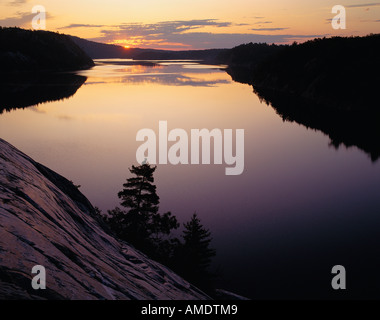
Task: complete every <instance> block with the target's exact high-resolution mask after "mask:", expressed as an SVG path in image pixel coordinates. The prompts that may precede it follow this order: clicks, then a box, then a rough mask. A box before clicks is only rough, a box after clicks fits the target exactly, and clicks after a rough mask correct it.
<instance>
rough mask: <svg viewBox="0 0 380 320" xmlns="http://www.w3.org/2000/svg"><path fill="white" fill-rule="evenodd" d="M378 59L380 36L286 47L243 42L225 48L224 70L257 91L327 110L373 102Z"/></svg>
mask: <svg viewBox="0 0 380 320" xmlns="http://www.w3.org/2000/svg"><path fill="white" fill-rule="evenodd" d="M379 57H380V34H376V35H369V36H366V37H332V38H323V39H314V40H311V41H307V42H305V43H302V44H296V43H294V44H293V45H289V46H275V45H272V46H268V45H265V44H261V45H260V44H246V45H241V46H238V47H235V48H233V49H232V50H231V53H230V61H229V65H230V69H229V73H230V74H231V76H232V77H233V78H234V79H236V80H238V81H241V82H246V83H250V84H252V85H253V87H254V88H255V90H257V91H258V93H260V92H263V93H264V94H265V92H268V90H270V91H271V92H272V93H274V92H276V93H277V94H282V95H286V96H289V97H290V96H292V97H298V98H303V99H306V100H308V101H312V102H313V104H314V105H319V106H323V107H327V108H331V109H336V110H355V109H357V110H366V109H373V108H377V107H378V106H379V104H378V103H377V99H378V98H377V90H378V87H379V83H380V59H379ZM264 91H265V92H264Z"/></svg>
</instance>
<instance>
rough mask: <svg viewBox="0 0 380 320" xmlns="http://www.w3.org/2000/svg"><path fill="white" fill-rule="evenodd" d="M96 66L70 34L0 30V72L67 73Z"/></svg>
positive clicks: (18, 29)
mask: <svg viewBox="0 0 380 320" xmlns="http://www.w3.org/2000/svg"><path fill="white" fill-rule="evenodd" d="M93 65H94V62H93V61H92V59H91V58H90V57H89V56H88V55H87V54H86V53H85V52H84V51H83V50H82V49H81V48H80V47H79V46H78V45H76V44H75V43H74V41H72V39H71V38H70V37H69V36H67V35H63V34H59V33H54V32H49V31H42V30H39V31H31V30H24V29H20V28H2V27H0V72H13V71H21V72H23V71H66V70H77V69H86V68H89V67H91V66H93Z"/></svg>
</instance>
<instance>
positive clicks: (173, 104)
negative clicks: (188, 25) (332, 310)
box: [0, 59, 380, 298]
mask: <svg viewBox="0 0 380 320" xmlns="http://www.w3.org/2000/svg"><path fill="white" fill-rule="evenodd" d="M77 75H79V76H84V77H87V80H86V82H85V83H84V84H83V85H82V86H81V87H80V88H79V89H78V90H77V91H76V93H75V94H74V95H71V94H72V92H71V94H70V96H69V97H68V98H67V99H63V100H59V101H52V102H45V103H42V104H39V105H34V106H31V107H28V108H25V109H18V110H12V111H10V112H6V113H3V114H2V115H1V116H0V137H1V138H3V139H5V140H6V141H8V142H10V143H12V144H13V145H15V146H16V147H17V148H19V149H20V150H22V151H23V152H25V153H26V154H28V155H29V156H31V157H32V158H34V159H35V160H36V161H38V162H41V163H42V164H44V165H46V166H48V167H50V168H51V169H53V170H55V171H56V172H58V173H60V174H62V175H63V176H65V177H67V178H68V179H70V180H72V181H73V182H74V183H75V184H77V185H81V188H80V190H81V191H82V192H83V193H84V195H86V196H87V197H88V199H89V200H90V201H91V202H92V203H93V204H94V205H95V206H97V207H99V208H100V209H101V210H103V211H106V210H107V209H111V208H113V207H115V206H116V205H118V204H119V199H118V198H117V196H116V194H117V192H118V191H120V190H121V189H122V184H123V182H124V181H125V179H126V178H127V177H129V176H130V174H129V171H128V168H129V167H130V166H131V165H132V164H136V159H135V153H136V149H137V147H138V146H139V145H140V144H141V143H140V142H136V133H137V131H139V130H140V129H143V128H150V129H153V130H155V131H156V132H158V122H159V121H160V120H165V121H167V123H168V129H169V130H171V129H175V128H182V129H184V130H186V131H187V132H188V133H190V130H191V129H202V128H207V129H210V130H211V129H213V128H219V129H244V130H245V170H244V172H243V174H242V175H239V176H226V175H225V174H224V170H225V166H226V165H225V164H222V165H178V166H173V165H158V169H157V171H156V175H155V178H156V184H157V190H158V194H159V196H160V199H161V203H160V209H161V210H160V211H161V212H165V211H168V210H170V211H172V212H173V214H175V215H177V217H178V219H179V220H180V221H181V222H185V221H187V220H188V219H189V218H190V216H191V215H192V214H193V212H195V211H196V212H197V213H198V214H199V216H200V218H201V220H202V222H203V223H204V224H205V225H206V226H207V227H208V228H210V229H211V231H212V235H213V238H214V240H213V246H214V247H215V248H216V249H217V256H216V258H215V261H214V268H217V269H218V272H219V273H220V274H221V277H220V278H219V279H218V280H217V281H218V285H219V286H220V287H222V288H224V289H228V290H232V291H235V292H236V293H239V294H242V295H246V296H249V297H251V298H293V297H296V298H305V297H322V298H330V297H336V298H344V297H379V295H380V290H379V289H380V282H379V276H378V275H377V274H376V272H377V270H378V269H379V266H380V265H379V258H378V256H379V249H378V247H379V246H378V245H379V243H380V242H379V240H380V233H379V232H378V230H379V227H380V216H379V214H380V197H379V190H380V162H379V161H377V162H371V160H370V158H369V156H368V155H366V154H365V153H364V152H363V151H361V150H359V149H357V148H355V147H352V148H348V149H347V148H344V147H341V148H339V149H335V148H333V147H330V146H329V138H328V137H327V136H325V135H324V134H323V133H321V132H318V131H314V130H308V129H307V128H305V127H304V126H302V125H299V124H296V123H294V122H293V123H290V122H284V121H283V120H282V119H281V117H279V116H278V115H277V114H276V112H275V111H274V109H272V108H271V107H270V106H267V105H266V104H265V103H261V102H260V99H259V98H258V97H257V96H256V95H255V94H254V93H253V91H252V88H251V87H250V86H248V85H245V84H240V83H237V82H234V81H232V80H231V77H230V76H229V75H228V74H227V73H226V72H225V71H224V70H223V66H205V65H200V64H198V63H197V62H195V61H169V62H168V61H166V62H160V61H145V62H141V64H135V63H132V62H131V61H129V60H120V59H118V60H99V61H97V65H96V67H94V68H93V69H91V70H87V71H80V72H78V73H77ZM74 91H75V90H74ZM337 264H342V265H344V266H345V267H346V269H347V274H348V280H347V282H348V289H349V290H346V291H345V292H333V290H332V289H331V285H330V282H331V279H332V275H331V268H332V267H333V266H334V265H337Z"/></svg>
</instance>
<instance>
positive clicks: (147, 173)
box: [98, 163, 215, 293]
mask: <svg viewBox="0 0 380 320" xmlns="http://www.w3.org/2000/svg"><path fill="white" fill-rule="evenodd" d="M156 168H157V167H156V166H151V165H149V164H148V163H145V164H142V165H139V166H132V168H130V169H129V171H130V172H131V173H132V174H133V176H132V177H130V178H128V179H127V181H126V182H125V183H124V184H123V187H124V188H123V190H121V191H120V192H119V193H118V197H119V198H120V199H121V203H120V204H121V205H122V206H123V207H124V208H125V209H120V208H119V207H116V208H115V209H113V210H108V214H107V215H103V214H102V213H101V212H100V211H98V213H99V215H100V217H101V218H102V219H103V221H104V222H105V223H106V225H107V228H109V229H110V230H112V232H113V233H114V234H115V235H116V236H117V237H118V238H120V239H122V240H124V241H127V242H128V243H130V244H132V245H133V246H135V247H136V248H137V249H139V250H141V251H142V252H144V253H145V254H147V255H148V256H149V257H151V258H153V259H155V260H157V261H159V262H161V263H163V264H165V265H167V266H168V267H170V268H171V269H173V270H174V271H176V272H177V273H178V274H180V275H181V276H182V277H184V278H185V279H187V280H188V281H190V282H191V283H193V284H195V285H196V286H198V287H199V288H201V289H203V290H205V291H206V292H208V293H212V292H213V287H212V281H211V280H212V278H213V276H212V275H211V274H210V273H209V271H208V267H209V265H210V263H211V258H212V257H213V256H215V250H214V249H211V248H210V243H211V240H212V238H211V232H210V231H209V230H208V229H206V228H204V226H203V225H202V224H201V221H200V219H199V218H198V216H197V214H193V216H192V217H191V219H190V221H189V222H187V223H185V224H184V230H183V233H182V236H181V237H175V236H173V234H172V231H173V230H175V229H178V228H179V226H180V224H179V223H178V221H177V218H176V216H174V215H172V213H171V212H166V213H160V212H159V203H160V198H159V196H158V195H157V192H156V185H155V184H154V176H153V174H154V172H155V170H156Z"/></svg>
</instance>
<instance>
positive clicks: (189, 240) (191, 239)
mask: <svg viewBox="0 0 380 320" xmlns="http://www.w3.org/2000/svg"><path fill="white" fill-rule="evenodd" d="M184 227H185V229H184V231H183V236H182V237H183V240H184V243H183V245H182V248H181V253H180V260H181V261H180V265H181V267H180V269H182V272H181V273H182V274H183V276H184V277H185V278H186V279H187V280H189V281H190V282H192V283H194V284H196V285H198V286H200V287H201V288H207V287H208V286H209V281H210V274H209V272H208V267H209V266H210V263H211V258H212V257H213V256H215V250H214V249H211V248H210V243H211V241H212V238H211V232H210V231H209V230H208V229H205V228H204V227H203V225H202V224H201V221H200V219H199V218H198V216H197V214H196V213H194V214H193V216H192V217H191V219H190V221H189V222H187V223H185V224H184Z"/></svg>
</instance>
